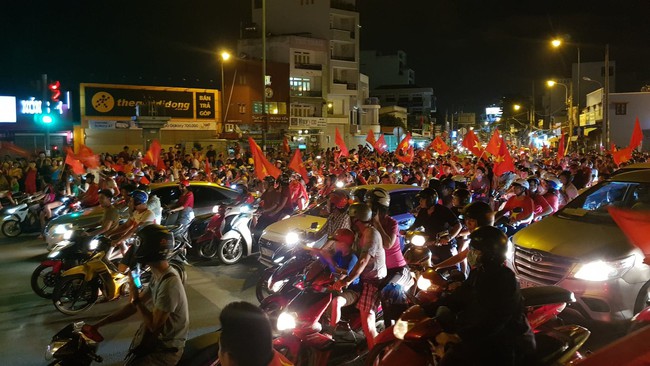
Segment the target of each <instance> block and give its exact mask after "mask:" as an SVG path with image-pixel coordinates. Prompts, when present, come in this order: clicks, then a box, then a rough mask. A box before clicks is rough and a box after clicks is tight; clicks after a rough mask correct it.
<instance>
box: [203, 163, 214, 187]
mask: <svg viewBox="0 0 650 366" xmlns="http://www.w3.org/2000/svg"><path fill="white" fill-rule="evenodd" d="M203 169H204V171H205V176H206V178H208V182H212V168H211V167H210V162H209V161H208V159H207V158H206V159H205V165H204V168H203Z"/></svg>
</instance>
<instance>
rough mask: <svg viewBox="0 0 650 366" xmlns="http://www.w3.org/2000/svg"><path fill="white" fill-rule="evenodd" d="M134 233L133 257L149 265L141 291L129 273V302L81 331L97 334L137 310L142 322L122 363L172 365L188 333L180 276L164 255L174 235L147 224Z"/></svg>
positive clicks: (184, 298) (185, 298)
mask: <svg viewBox="0 0 650 366" xmlns="http://www.w3.org/2000/svg"><path fill="white" fill-rule="evenodd" d="M137 235H138V236H139V237H140V245H139V246H138V248H137V250H136V252H135V260H136V261H137V263H139V264H141V265H143V266H144V265H147V266H149V268H151V272H152V274H153V278H152V280H151V282H150V284H149V286H148V287H147V288H145V289H144V290H143V291H142V293H140V291H139V290H138V287H136V284H135V281H134V279H133V277H132V276H129V286H130V293H131V302H130V303H129V304H127V305H126V306H124V307H122V308H121V309H119V310H117V311H116V312H114V313H112V314H110V315H108V316H107V317H105V318H103V319H102V320H100V321H99V322H97V323H96V324H94V325H85V326H84V332H85V333H89V334H98V329H99V328H100V327H103V326H105V325H107V324H110V323H114V322H117V321H120V320H123V319H126V318H128V317H130V316H131V315H133V314H135V313H139V314H140V317H141V318H142V324H141V325H140V328H139V329H138V331H137V332H136V334H135V336H134V338H133V341H132V342H131V347H129V354H128V355H127V360H126V363H125V364H126V365H143V366H144V365H170V366H171V365H176V364H177V363H178V360H180V358H181V356H182V354H183V348H184V346H185V340H186V339H187V335H188V333H189V324H190V321H189V312H188V305H187V296H186V294H185V288H184V287H183V283H182V282H181V279H180V277H179V275H178V273H177V272H176V270H174V268H173V267H171V266H170V265H169V262H168V261H167V259H168V258H167V257H168V255H169V252H170V251H171V250H172V248H173V247H174V236H173V235H172V233H171V232H170V231H169V230H167V229H166V228H165V227H164V226H160V225H155V224H154V225H148V226H145V227H143V228H141V229H140V230H139V231H138V233H137Z"/></svg>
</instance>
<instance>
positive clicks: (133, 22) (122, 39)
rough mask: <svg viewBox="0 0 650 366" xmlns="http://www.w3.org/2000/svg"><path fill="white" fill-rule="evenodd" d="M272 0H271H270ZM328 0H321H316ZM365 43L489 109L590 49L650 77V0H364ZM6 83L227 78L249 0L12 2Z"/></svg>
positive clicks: (6, 8)
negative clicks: (225, 69)
mask: <svg viewBox="0 0 650 366" xmlns="http://www.w3.org/2000/svg"><path fill="white" fill-rule="evenodd" d="M268 1H269V2H272V1H273V0H268ZM296 1H298V0H296ZM316 1H323V0H316ZM358 3H359V6H360V12H361V25H362V30H361V32H362V33H361V47H362V49H379V50H384V51H394V50H396V49H402V50H404V51H405V52H406V53H407V55H408V64H409V66H410V67H411V68H412V69H414V70H415V72H416V83H417V84H418V85H420V86H430V87H433V89H434V92H435V94H436V96H437V98H438V106H439V112H442V113H444V112H445V111H450V112H451V111H465V112H480V111H481V110H482V108H483V107H484V106H485V105H487V104H489V103H495V102H498V101H499V99H500V98H501V97H502V96H503V95H508V94H523V95H530V93H531V83H532V82H534V81H538V82H539V81H542V80H545V79H548V78H550V77H568V76H569V75H570V67H571V63H572V62H575V61H576V50H575V47H566V48H564V49H562V50H560V51H558V50H551V49H550V47H549V43H548V42H549V40H550V38H552V37H553V36H555V35H565V36H566V35H568V36H570V37H571V41H572V42H576V43H579V44H580V48H581V53H582V60H583V61H584V62H589V61H601V60H603V58H604V44H606V43H609V44H610V53H611V56H610V59H612V60H615V61H616V63H617V78H618V79H619V80H618V85H617V88H618V89H617V91H638V90H639V88H640V87H641V86H643V85H644V84H647V83H650V22H649V21H648V20H647V16H648V14H650V2H648V1H618V2H607V5H606V6H605V3H604V2H603V1H593V2H587V1H570V0H563V1H556V0H551V1H522V0H518V1H515V0H500V1H495V0H471V1H468V0H403V1H396V0H359V1H358ZM0 19H2V24H1V25H0V27H1V28H0V40H1V41H2V45H3V46H2V53H1V56H0V92H5V93H7V92H12V91H18V90H20V89H21V88H24V87H26V86H28V85H26V84H28V83H29V80H36V79H38V78H39V75H40V74H42V73H47V74H48V75H50V77H51V78H55V79H60V80H67V81H69V82H71V83H76V82H112V83H134V84H136V83H140V84H148V85H169V86H196V87H209V88H219V85H220V83H219V64H218V62H217V59H216V56H215V52H216V50H217V49H218V48H219V47H220V46H227V47H230V48H234V45H235V44H236V40H237V38H238V37H239V28H240V23H241V22H246V21H248V20H249V19H250V1H248V0H212V1H208V0H200V1H170V0H158V1H133V0H131V1H112V2H105V1H104V2H100V1H92V0H91V1H57V2H54V1H35V2H28V1H25V2H9V4H3V10H2V13H0Z"/></svg>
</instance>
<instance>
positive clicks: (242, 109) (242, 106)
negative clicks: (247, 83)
mask: <svg viewBox="0 0 650 366" xmlns="http://www.w3.org/2000/svg"><path fill="white" fill-rule="evenodd" d="M237 106H238V107H239V113H241V114H246V103H239V104H237Z"/></svg>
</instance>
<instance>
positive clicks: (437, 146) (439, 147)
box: [430, 136, 449, 155]
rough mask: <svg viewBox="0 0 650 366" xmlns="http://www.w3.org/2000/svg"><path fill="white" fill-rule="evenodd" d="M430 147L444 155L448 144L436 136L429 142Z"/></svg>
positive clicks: (447, 149)
mask: <svg viewBox="0 0 650 366" xmlns="http://www.w3.org/2000/svg"><path fill="white" fill-rule="evenodd" d="M430 147H431V148H433V149H434V150H435V151H436V152H437V153H438V154H440V155H445V154H446V153H447V151H449V146H447V144H445V142H444V141H442V139H441V138H440V136H436V139H435V140H433V141H432V142H431V145H430Z"/></svg>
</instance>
